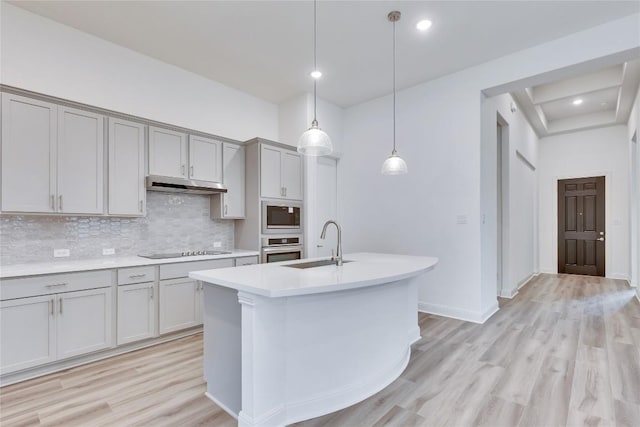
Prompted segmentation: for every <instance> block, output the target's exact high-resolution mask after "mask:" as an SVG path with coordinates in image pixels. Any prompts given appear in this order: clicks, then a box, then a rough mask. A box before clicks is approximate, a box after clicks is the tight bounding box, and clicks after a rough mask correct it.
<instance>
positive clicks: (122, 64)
mask: <svg viewBox="0 0 640 427" xmlns="http://www.w3.org/2000/svg"><path fill="white" fill-rule="evenodd" d="M0 12H1V18H0V19H1V30H0V31H1V32H0V38H1V49H2V50H1V52H2V61H1V64H0V79H1V80H0V81H1V82H2V83H3V84H6V85H10V86H16V87H19V88H22V89H28V90H31V91H35V92H40V93H43V94H47V95H52V96H57V97H60V98H65V99H69V100H72V101H77V102H82V103H86V104H90V105H94V106H97V107H102V108H107V109H111V110H115V111H119V112H123V113H127V114H133V115H137V116H141V117H144V118H147V119H151V120H157V121H161V122H166V123H169V124H173V125H177V126H183V127H187V128H192V129H195V130H199V131H203V132H209V133H212V134H216V135H220V136H225V137H228V138H234V139H238V140H247V139H250V138H252V137H255V136H261V137H263V138H268V139H275V140H277V138H278V107H277V106H276V105H275V104H272V103H269V102H266V101H264V100H261V99H258V98H255V97H253V96H250V95H248V94H246V93H243V92H240V91H238V90H235V89H232V88H229V87H227V86H224V85H222V84H220V83H217V82H214V81H212V80H208V79H205V78H204V77H200V76H198V75H196V74H193V73H190V72H188V71H185V70H182V69H180V68H177V67H175V66H172V65H169V64H166V63H164V62H160V61H157V60H155V59H152V58H150V57H147V56H144V55H141V54H139V53H137V52H134V51H132V50H129V49H126V48H123V47H121V46H118V45H115V44H113V43H110V42H107V41H104V40H102V39H99V38H97V37H94V36H92V35H89V34H87V33H83V32H81V31H78V30H76V29H73V28H71V27H67V26H64V25H61V24H58V23H56V22H54V21H51V20H49V19H45V18H43V17H40V16H38V15H35V14H32V13H30V12H26V11H24V10H22V9H20V8H17V7H15V6H12V5H9V4H7V3H6V2H1V5H0Z"/></svg>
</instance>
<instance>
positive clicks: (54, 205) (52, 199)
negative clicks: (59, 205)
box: [51, 194, 56, 211]
mask: <svg viewBox="0 0 640 427" xmlns="http://www.w3.org/2000/svg"><path fill="white" fill-rule="evenodd" d="M51 210H52V211H55V210H56V196H54V195H53V194H52V195H51Z"/></svg>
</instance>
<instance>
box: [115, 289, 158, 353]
mask: <svg viewBox="0 0 640 427" xmlns="http://www.w3.org/2000/svg"><path fill="white" fill-rule="evenodd" d="M155 306H156V305H155V289H154V283H153V282H148V283H139V284H136V285H125V286H118V345H121V344H126V343H128V342H133V341H139V340H143V339H145V338H152V337H154V336H155V333H156V328H155V318H156V310H155Z"/></svg>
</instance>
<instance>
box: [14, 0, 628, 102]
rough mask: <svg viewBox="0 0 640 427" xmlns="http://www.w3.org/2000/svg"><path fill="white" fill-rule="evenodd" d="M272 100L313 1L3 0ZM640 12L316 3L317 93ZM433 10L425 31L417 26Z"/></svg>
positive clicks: (331, 95) (488, 55)
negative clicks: (393, 15)
mask: <svg viewBox="0 0 640 427" xmlns="http://www.w3.org/2000/svg"><path fill="white" fill-rule="evenodd" d="M10 3H12V4H14V5H15V6H18V7H21V8H23V9H26V10H29V11H32V12H34V13H37V14H39V15H43V16H45V17H48V18H51V19H53V20H56V21H59V22H61V23H64V24H66V25H70V26H72V27H75V28H77V29H79V30H82V31H85V32H87V33H91V34H94V35H96V36H98V37H101V38H103V39H105V40H109V41H111V42H113V43H116V44H119V45H122V46H125V47H128V48H130V49H133V50H136V51H138V52H141V53H143V54H145V55H149V56H151V57H154V58H157V59H159V60H161V61H164V62H167V63H170V64H174V65H176V66H178V67H181V68H184V69H186V70H189V71H192V72H194V73H197V74H200V75H202V76H205V77H208V78H210V79H213V80H216V81H218V82H221V83H223V84H226V85H228V86H231V87H234V88H237V89H239V90H242V91H244V92H247V93H250V94H253V95H255V96H257V97H260V98H263V99H266V100H268V101H271V102H275V103H279V102H281V101H283V100H285V99H287V98H290V97H292V96H295V95H298V94H300V93H302V92H309V91H311V89H312V81H311V78H310V77H309V76H308V73H309V72H310V71H311V69H312V66H313V62H312V61H313V56H312V28H313V25H312V24H313V3H312V2H311V1H11V2H10ZM391 10H400V11H401V12H402V19H401V20H400V21H399V23H398V24H397V37H398V60H397V67H398V69H397V74H398V88H403V87H409V86H412V85H415V84H418V83H420V82H423V81H426V80H430V79H433V78H436V77H439V76H442V75H445V74H448V73H452V72H454V71H457V70H461V69H464V68H467V67H470V66H473V65H476V64H479V63H482V62H485V61H487V60H490V59H493V58H497V57H500V56H503V55H506V54H508V53H511V52H515V51H518V50H521V49H524V48H527V47H530V46H534V45H537V44H540V43H543V42H546V41H549V40H552V39H556V38H558V37H562V36H564V35H567V34H570V33H573V32H576V31H579V30H582V29H586V28H589V27H592V26H595V25H598V24H601V23H604V22H607V21H611V20H614V19H617V18H621V17H623V16H627V15H630V14H632V13H637V12H639V11H640V2H637V1H326V0H325V1H319V2H318V65H319V67H318V68H319V69H320V70H321V71H322V72H323V73H324V76H323V77H322V79H321V80H320V82H319V83H318V96H320V97H322V98H324V99H326V100H328V101H330V102H333V103H335V104H337V105H340V106H349V105H353V104H357V103H360V102H363V101H365V100H368V99H372V98H375V97H378V96H382V95H385V94H388V93H389V92H390V91H391V40H392V39H391V37H392V32H391V31H392V30H391V29H392V26H391V24H390V23H389V22H388V21H387V13H388V12H389V11H391ZM423 18H429V19H431V20H432V21H433V26H432V28H431V29H430V30H429V31H427V32H426V33H421V32H419V31H418V30H416V29H415V24H416V22H417V21H418V20H420V19H423Z"/></svg>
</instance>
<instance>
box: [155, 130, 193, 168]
mask: <svg viewBox="0 0 640 427" xmlns="http://www.w3.org/2000/svg"><path fill="white" fill-rule="evenodd" d="M149 175H160V176H171V177H175V178H187V176H188V175H187V135H186V134H184V133H180V132H175V131H172V130H168V129H162V128H157V127H153V126H150V127H149Z"/></svg>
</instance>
